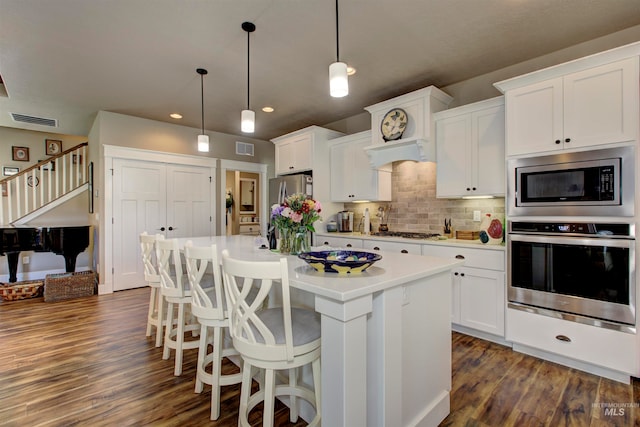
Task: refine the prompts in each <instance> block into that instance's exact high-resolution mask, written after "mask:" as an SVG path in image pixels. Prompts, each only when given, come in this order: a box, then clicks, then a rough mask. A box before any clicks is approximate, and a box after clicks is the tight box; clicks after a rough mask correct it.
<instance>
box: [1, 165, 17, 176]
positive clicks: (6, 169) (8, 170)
mask: <svg viewBox="0 0 640 427" xmlns="http://www.w3.org/2000/svg"><path fill="white" fill-rule="evenodd" d="M18 172H20V168H13V167H10V166H5V167H4V168H2V174H3V175H4V176H11V175H15V174H17V173H18Z"/></svg>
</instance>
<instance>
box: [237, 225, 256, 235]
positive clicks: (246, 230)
mask: <svg viewBox="0 0 640 427" xmlns="http://www.w3.org/2000/svg"><path fill="white" fill-rule="evenodd" d="M240 234H246V235H249V236H259V235H260V224H240Z"/></svg>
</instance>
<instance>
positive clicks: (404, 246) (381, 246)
mask: <svg viewBox="0 0 640 427" xmlns="http://www.w3.org/2000/svg"><path fill="white" fill-rule="evenodd" d="M363 248H364V249H370V250H372V251H374V252H378V251H383V252H400V253H403V254H415V255H421V254H422V245H420V244H419V243H405V242H389V241H380V240H365V241H364V242H363Z"/></svg>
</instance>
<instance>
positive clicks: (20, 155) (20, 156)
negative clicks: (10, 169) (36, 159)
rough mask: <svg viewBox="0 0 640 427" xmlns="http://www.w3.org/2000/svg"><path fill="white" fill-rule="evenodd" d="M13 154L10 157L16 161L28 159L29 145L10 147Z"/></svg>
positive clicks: (26, 160)
mask: <svg viewBox="0 0 640 427" xmlns="http://www.w3.org/2000/svg"><path fill="white" fill-rule="evenodd" d="M11 149H12V152H13V156H12V157H11V158H12V159H13V160H14V161H17V162H28V161H29V147H11Z"/></svg>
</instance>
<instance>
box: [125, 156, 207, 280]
mask: <svg viewBox="0 0 640 427" xmlns="http://www.w3.org/2000/svg"><path fill="white" fill-rule="evenodd" d="M113 165H114V170H113V290H114V291H118V290H123V289H132V288H138V287H142V286H146V283H145V281H144V270H143V268H142V262H141V256H140V243H139V240H138V237H139V235H140V233H142V232H143V231H146V232H147V233H149V234H156V233H160V234H164V235H165V236H166V237H167V238H173V237H192V236H209V235H211V224H212V221H211V215H212V212H213V207H212V201H213V197H212V189H213V184H212V182H211V179H210V176H211V170H210V168H207V167H200V166H189V165H174V164H166V163H160V162H145V161H142V160H125V159H114V161H113Z"/></svg>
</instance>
